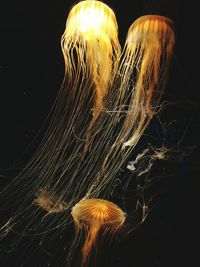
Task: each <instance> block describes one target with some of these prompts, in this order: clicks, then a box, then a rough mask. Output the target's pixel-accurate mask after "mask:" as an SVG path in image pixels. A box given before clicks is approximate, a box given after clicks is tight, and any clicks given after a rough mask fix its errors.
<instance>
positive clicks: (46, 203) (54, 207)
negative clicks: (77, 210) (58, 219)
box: [33, 188, 67, 214]
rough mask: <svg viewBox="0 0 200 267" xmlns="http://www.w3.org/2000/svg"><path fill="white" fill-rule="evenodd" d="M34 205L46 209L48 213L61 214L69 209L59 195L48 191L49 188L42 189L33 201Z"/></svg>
mask: <svg viewBox="0 0 200 267" xmlns="http://www.w3.org/2000/svg"><path fill="white" fill-rule="evenodd" d="M33 204H34V205H37V206H39V207H40V208H42V209H44V210H45V211H46V212H48V213H49V214H50V213H59V212H64V211H65V210H66V209H67V205H66V203H65V202H64V201H61V200H60V199H59V197H58V196H57V195H55V194H54V193H51V192H49V191H48V189H47V188H43V189H40V190H39V192H37V194H36V198H35V199H34V200H33Z"/></svg>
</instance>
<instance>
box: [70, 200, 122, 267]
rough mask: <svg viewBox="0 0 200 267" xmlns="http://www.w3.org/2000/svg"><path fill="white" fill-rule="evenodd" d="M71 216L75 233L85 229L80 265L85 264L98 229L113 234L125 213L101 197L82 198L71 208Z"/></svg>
mask: <svg viewBox="0 0 200 267" xmlns="http://www.w3.org/2000/svg"><path fill="white" fill-rule="evenodd" d="M71 214H72V217H73V219H74V223H75V226H76V231H77V235H78V234H79V232H80V231H81V229H84V230H85V231H86V238H85V243H84V245H83V249H82V255H83V258H82V266H86V264H87V260H88V256H89V254H90V251H91V249H92V247H93V246H94V244H95V241H96V239H97V237H98V234H99V231H100V230H105V231H106V232H107V233H108V232H110V233H112V234H115V233H116V232H117V231H118V230H119V229H120V228H121V226H122V225H123V224H124V222H125V219H126V216H125V213H124V212H123V211H122V210H121V209H120V208H119V207H118V206H117V205H116V204H114V203H112V202H110V201H107V200H103V199H83V200H81V201H80V202H79V203H77V204H76V205H75V206H74V207H73V209H72V212H71Z"/></svg>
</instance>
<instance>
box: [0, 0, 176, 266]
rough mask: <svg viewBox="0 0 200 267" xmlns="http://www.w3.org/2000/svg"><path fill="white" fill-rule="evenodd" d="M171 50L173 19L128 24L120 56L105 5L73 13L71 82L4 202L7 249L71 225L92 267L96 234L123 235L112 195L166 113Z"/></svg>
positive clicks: (91, 4) (83, 6)
mask: <svg viewBox="0 0 200 267" xmlns="http://www.w3.org/2000/svg"><path fill="white" fill-rule="evenodd" d="M174 42H175V37H174V31H173V23H172V21H171V20H170V19H168V18H166V17H163V16H158V15H146V16H143V17H140V18H138V19H137V20H136V21H135V22H134V23H133V24H132V26H131V27H130V29H129V31H128V35H127V38H126V43H125V47H124V49H123V51H122V52H121V48H120V44H119V41H118V26H117V21H116V18H115V14H114V12H113V11H112V10H111V9H110V8H109V7H108V6H107V5H105V4H104V3H102V2H100V1H90V0H87V1H81V2H79V3H78V4H77V5H75V6H74V7H73V8H72V10H71V12H70V14H69V16H68V19H67V23H66V29H65V32H64V34H63V36H62V38H61V46H62V51H63V55H64V61H65V76H64V80H63V84H62V86H61V88H60V91H59V93H58V97H57V99H56V101H55V104H54V108H53V109H52V112H51V113H50V116H51V121H50V124H49V127H48V129H47V131H46V134H45V136H44V138H43V140H42V142H41V144H40V146H39V147H38V149H37V151H36V152H35V154H34V155H33V157H32V159H31V160H30V162H29V163H28V164H27V166H25V168H24V170H23V171H22V172H21V173H20V174H19V175H18V176H17V177H16V178H15V179H13V181H12V182H11V183H10V184H9V185H8V186H6V187H5V188H3V189H1V192H0V199H1V203H2V207H1V208H2V209H8V210H9V211H10V213H9V215H8V218H7V219H6V220H5V221H4V222H3V223H2V225H1V228H0V229H1V232H2V237H3V238H4V239H5V238H6V236H9V235H12V233H15V234H17V235H18V236H21V237H23V236H34V235H42V236H44V235H45V234H46V233H47V232H50V231H51V230H52V229H54V230H55V229H56V230H57V232H58V235H59V233H60V232H62V231H63V229H66V227H67V226H69V225H70V224H71V222H72V217H73V219H74V222H75V225H76V228H77V230H78V232H77V233H79V230H80V229H81V228H84V229H85V231H86V240H85V244H84V245H83V260H82V262H83V264H86V263H87V258H88V257H89V254H90V250H91V248H92V247H93V246H94V243H95V240H96V238H97V236H98V234H99V231H100V230H102V231H103V230H104V229H109V231H111V232H112V233H115V232H116V231H117V230H118V229H119V228H121V227H122V226H123V224H124V221H125V213H124V212H123V211H122V210H121V208H120V207H118V206H116V205H115V204H114V203H112V202H113V200H112V196H111V192H112V191H113V186H114V183H115V181H116V179H117V178H118V176H119V175H121V168H122V166H123V164H125V163H126V161H127V160H128V158H129V156H130V154H131V153H132V152H133V150H134V148H135V146H136V145H137V143H138V141H139V140H140V138H141V136H142V134H143V132H144V130H145V129H146V127H147V126H148V125H149V123H150V120H151V119H152V117H153V115H154V114H155V112H156V111H157V108H158V107H159V105H160V99H161V96H162V93H163V91H164V88H165V85H166V80H167V73H168V68H169V63H170V59H171V55H172V52H173V47H174ZM134 197H135V196H134ZM136 202H137V201H136ZM136 205H137V203H136ZM71 211H72V213H71ZM125 212H126V211H125ZM71 215H72V217H71ZM52 216H53V217H52ZM127 216H128V215H127ZM52 218H53V219H52ZM143 219H144V218H142V219H141V220H143ZM17 238H18V237H17ZM18 239H19V238H18ZM76 240H78V239H76ZM77 242H78V241H77ZM12 247H13V246H12Z"/></svg>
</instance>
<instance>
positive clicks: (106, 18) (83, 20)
mask: <svg viewBox="0 0 200 267" xmlns="http://www.w3.org/2000/svg"><path fill="white" fill-rule="evenodd" d="M62 50H63V55H64V59H65V67H66V74H67V76H68V77H69V79H70V80H73V79H75V80H76V76H77V75H79V74H80V73H83V76H84V77H88V79H90V80H91V82H92V84H94V86H95V89H94V96H93V98H94V100H93V103H94V105H93V108H92V109H93V112H92V114H93V120H92V122H91V125H90V129H91V127H92V125H93V124H94V122H95V121H96V119H97V117H98V116H99V114H100V113H101V111H102V108H103V105H104V104H103V102H104V97H105V96H106V94H107V92H108V90H109V87H110V86H111V85H112V83H113V81H114V78H115V75H116V72H117V67H118V62H119V57H120V53H121V47H120V44H119V41H118V26H117V21H116V18H115V14H114V12H113V11H112V9H110V8H109V7H108V6H107V5H105V4H104V3H102V2H99V1H82V2H80V3H78V4H77V5H76V6H74V7H73V8H72V10H71V12H70V14H69V16H68V19H67V23H66V29H65V32H64V34H63V37H62ZM74 52H75V53H76V55H77V56H76V57H75V58H74ZM77 61H78V62H77ZM73 90H76V88H74V89H73ZM86 90H87V88H84V87H83V91H85V92H83V94H84V93H87V91H86ZM82 104H85V103H82ZM88 132H90V130H88ZM88 135H89V133H88ZM87 139H88V138H87Z"/></svg>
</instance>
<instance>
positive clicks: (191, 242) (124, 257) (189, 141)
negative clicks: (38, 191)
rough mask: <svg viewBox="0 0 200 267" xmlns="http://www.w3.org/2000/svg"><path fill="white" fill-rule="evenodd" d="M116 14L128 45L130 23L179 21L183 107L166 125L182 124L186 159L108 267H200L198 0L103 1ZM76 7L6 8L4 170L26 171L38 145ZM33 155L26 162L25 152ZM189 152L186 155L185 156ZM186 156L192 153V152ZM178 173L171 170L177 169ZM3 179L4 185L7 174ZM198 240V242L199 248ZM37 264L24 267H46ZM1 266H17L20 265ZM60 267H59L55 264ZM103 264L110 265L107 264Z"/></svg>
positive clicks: (1, 71)
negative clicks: (153, 18) (149, 18)
mask: <svg viewBox="0 0 200 267" xmlns="http://www.w3.org/2000/svg"><path fill="white" fill-rule="evenodd" d="M104 2H105V3H107V4H108V5H109V6H110V7H111V8H112V9H113V10H114V11H115V13H116V17H117V20H118V25H119V37H120V41H121V43H122V44H123V43H124V41H125V36H126V33H127V30H128V28H129V26H130V25H131V23H132V22H133V21H134V20H135V19H136V18H138V17H139V16H141V15H145V14H150V13H156V14H159V15H165V16H167V17H169V18H171V19H172V20H173V21H174V25H175V33H176V46H175V51H174V55H173V60H172V64H171V68H170V74H169V80H168V84H167V88H166V92H165V96H164V98H165V99H167V100H169V101H170V102H173V103H177V105H175V108H173V109H171V111H170V112H168V113H166V115H165V117H164V120H166V121H171V120H177V121H178V124H177V125H178V126H176V133H175V134H177V135H178V136H180V137H182V134H181V133H180V132H182V133H184V129H186V128H187V130H186V132H185V134H184V141H183V143H182V144H183V150H182V151H181V153H182V160H178V161H177V162H176V164H174V165H173V166H174V170H172V173H173V175H171V176H170V178H169V179H168V181H167V182H165V186H166V188H165V190H162V193H161V194H160V196H159V201H158V204H157V205H156V207H155V208H154V209H153V211H152V213H151V214H150V216H149V217H148V218H147V221H146V223H145V224H144V225H143V226H142V227H141V228H140V229H139V230H138V231H136V232H135V233H134V234H133V235H131V236H130V237H128V238H126V240H124V241H123V242H122V243H120V245H116V246H115V247H114V248H113V249H110V251H109V252H108V251H107V255H108V254H110V263H109V264H108V265H106V264H105V265H104V267H106V266H107V267H111V266H115V267H117V266H118V267H122V266H124V267H140V266H142V267H151V266H152V267H154V266H155V267H156V266H158V267H159V266H160V267H164V266H167V267H168V266H199V265H200V263H198V261H199V255H198V248H199V245H198V243H199V238H198V227H199V223H198V217H199V195H200V192H199V191H200V190H199V181H198V180H199V178H200V177H199V164H200V162H199V152H200V151H199V145H200V139H199V133H200V116H199V113H200V112H199V103H200V96H199V77H200V74H199V66H198V49H199V48H198V44H197V39H198V34H199V29H198V19H199V17H198V14H197V15H196V10H198V8H197V3H196V2H198V1H178V0H174V1H173V0H171V1H167V0H164V1H162V0H160V1H157V0H155V1H153V0H152V1H149V0H148V1H147V0H141V1H139V0H137V1H104ZM75 3H77V1H71V0H70V1H66V0H65V1H64V0H60V1H58V0H57V1H56V0H48V1H47V0H43V1H38V0H36V1H25V0H19V1H12V2H11V1H10V2H6V3H3V2H2V1H1V5H2V4H3V5H2V7H0V12H1V15H0V170H1V173H4V170H5V169H6V168H12V167H14V168H16V166H18V168H20V167H23V166H24V165H25V162H27V161H28V159H29V158H30V157H31V155H32V153H33V151H34V150H35V148H36V146H37V144H38V143H39V139H40V138H38V139H36V141H35V142H34V145H33V144H32V145H31V142H32V141H33V140H34V138H36V135H37V132H38V130H39V129H40V127H41V125H42V123H43V122H44V120H45V118H46V116H47V114H48V112H49V109H50V108H51V105H52V103H53V101H54V99H55V97H56V94H57V92H58V89H59V87H60V84H61V82H62V78H63V75H64V61H63V56H62V53H61V49H60V38H61V35H62V33H63V32H64V28H65V22H66V18H67V15H68V13H69V10H70V9H71V8H72V7H73V5H74V4H75ZM27 147H29V149H28V151H26V153H25V154H24V155H23V156H22V154H23V153H24V151H25V150H26V149H27ZM188 149H189V153H188V154H187V156H186V157H185V156H183V151H184V152H185V151H186V150H188ZM185 153H186V152H185ZM170 168H171V165H170ZM0 179H5V177H4V175H3V174H2V176H1V177H0ZM196 242H197V244H196ZM40 262H41V261H40V260H39V261H36V262H32V263H30V262H29V263H28V264H27V265H22V266H25V267H26V266H35V267H36V266H41V267H43V266H47V265H45V264H42V263H40ZM9 264H10V265H8V263H5V264H4V261H1V263H0V266H2V267H6V266H13V267H17V266H18V265H16V264H15V263H14V262H13V263H9ZM53 266H56V267H57V266H60V265H59V264H58V265H53ZM102 266H103V265H102Z"/></svg>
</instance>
